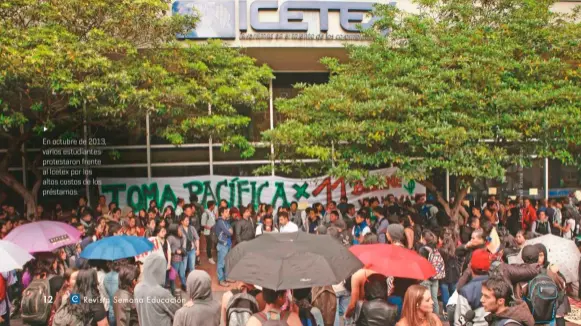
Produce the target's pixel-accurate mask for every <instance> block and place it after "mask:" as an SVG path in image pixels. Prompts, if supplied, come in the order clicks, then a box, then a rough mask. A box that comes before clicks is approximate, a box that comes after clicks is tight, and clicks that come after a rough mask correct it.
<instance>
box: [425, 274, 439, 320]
mask: <svg viewBox="0 0 581 326" xmlns="http://www.w3.org/2000/svg"><path fill="white" fill-rule="evenodd" d="M421 285H423V286H425V287H427V288H428V289H429V290H430V293H431V294H432V300H434V313H435V314H436V315H437V314H438V313H439V312H440V305H439V304H438V280H427V281H423V282H422V283H421Z"/></svg>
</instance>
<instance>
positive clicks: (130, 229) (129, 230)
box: [123, 217, 145, 237]
mask: <svg viewBox="0 0 581 326" xmlns="http://www.w3.org/2000/svg"><path fill="white" fill-rule="evenodd" d="M123 233H125V235H133V236H137V237H142V236H143V235H144V233H145V231H144V230H143V228H141V227H139V226H137V219H136V218H135V217H130V218H129V225H127V227H126V228H125V230H124V232H123Z"/></svg>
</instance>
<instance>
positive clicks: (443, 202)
mask: <svg viewBox="0 0 581 326" xmlns="http://www.w3.org/2000/svg"><path fill="white" fill-rule="evenodd" d="M420 183H421V184H423V185H424V186H425V187H426V189H427V190H429V191H431V192H433V193H435V194H436V199H437V200H438V202H439V203H440V204H441V205H442V207H444V210H445V211H446V214H448V215H451V210H450V204H449V203H448V201H446V199H445V198H444V196H442V193H441V192H440V191H439V190H438V188H436V186H435V185H434V184H433V183H432V182H431V181H428V180H424V181H421V182H420ZM450 217H451V216H450Z"/></svg>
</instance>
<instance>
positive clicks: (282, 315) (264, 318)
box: [253, 311, 290, 326]
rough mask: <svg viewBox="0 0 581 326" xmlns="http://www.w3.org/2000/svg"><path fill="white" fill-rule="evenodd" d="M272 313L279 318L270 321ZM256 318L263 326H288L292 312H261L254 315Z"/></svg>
mask: <svg viewBox="0 0 581 326" xmlns="http://www.w3.org/2000/svg"><path fill="white" fill-rule="evenodd" d="M271 313H276V314H277V315H278V317H277V318H276V319H270V318H271V317H270V314H271ZM253 316H254V317H256V319H258V320H259V321H260V324H261V325H263V326H288V322H287V320H288V317H290V312H288V311H281V312H278V311H272V312H271V311H269V312H268V313H266V312H263V311H261V312H259V313H256V314H254V315H253Z"/></svg>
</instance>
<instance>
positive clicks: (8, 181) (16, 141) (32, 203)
mask: <svg viewBox="0 0 581 326" xmlns="http://www.w3.org/2000/svg"><path fill="white" fill-rule="evenodd" d="M30 136H31V133H30V132H25V133H22V134H20V135H19V136H18V137H12V138H10V139H9V142H8V143H9V144H10V147H9V148H8V150H7V151H6V154H5V155H4V157H2V160H1V161H0V181H1V182H2V183H4V184H5V185H6V186H8V187H9V188H10V189H12V190H14V192H16V193H17V194H19V195H20V197H22V199H24V203H25V206H26V207H25V213H24V217H26V218H27V217H28V215H30V214H34V213H35V210H36V192H38V189H40V184H38V185H37V184H36V183H39V182H41V183H42V178H40V179H37V180H36V183H35V187H33V190H32V191H29V190H28V189H27V188H26V185H24V184H22V182H20V181H18V180H16V178H15V177H14V176H13V175H12V174H11V173H10V171H9V170H8V168H9V167H10V162H11V161H12V158H13V157H14V156H15V155H16V154H20V155H24V157H25V158H26V155H25V153H21V148H20V147H21V146H22V144H24V142H26V141H27V140H28V139H29V138H30ZM35 161H36V160H35ZM36 172H39V171H38V169H37V170H36ZM22 173H26V171H22ZM39 180H40V181H39ZM35 191H36V192H35Z"/></svg>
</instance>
